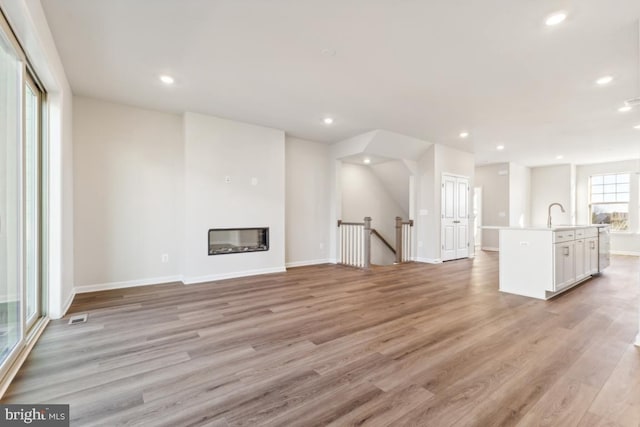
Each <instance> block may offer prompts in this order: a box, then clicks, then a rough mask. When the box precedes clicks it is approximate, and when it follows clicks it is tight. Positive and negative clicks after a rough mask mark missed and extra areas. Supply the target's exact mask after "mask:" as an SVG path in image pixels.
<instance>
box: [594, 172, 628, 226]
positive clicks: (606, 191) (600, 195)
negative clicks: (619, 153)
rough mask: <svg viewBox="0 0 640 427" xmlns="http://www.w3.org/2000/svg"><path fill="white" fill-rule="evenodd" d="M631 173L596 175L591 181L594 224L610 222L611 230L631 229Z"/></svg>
mask: <svg viewBox="0 0 640 427" xmlns="http://www.w3.org/2000/svg"><path fill="white" fill-rule="evenodd" d="M630 183H631V175H630V174H628V173H618V174H608V175H594V176H592V177H591V182H590V189H591V192H590V208H591V223H592V224H609V225H610V226H611V231H628V230H629V200H630V194H631V188H630V186H631V185H630Z"/></svg>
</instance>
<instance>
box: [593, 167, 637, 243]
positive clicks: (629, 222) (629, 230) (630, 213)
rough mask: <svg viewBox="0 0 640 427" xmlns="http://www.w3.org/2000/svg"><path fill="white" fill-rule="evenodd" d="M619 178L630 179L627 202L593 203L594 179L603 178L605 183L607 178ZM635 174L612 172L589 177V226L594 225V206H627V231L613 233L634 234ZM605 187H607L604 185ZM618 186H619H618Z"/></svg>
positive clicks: (614, 231)
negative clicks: (633, 200)
mask: <svg viewBox="0 0 640 427" xmlns="http://www.w3.org/2000/svg"><path fill="white" fill-rule="evenodd" d="M612 175H613V176H618V175H627V177H628V178H629V179H628V183H627V184H628V185H629V191H628V199H627V201H609V202H605V201H602V202H594V201H593V194H592V190H593V178H595V177H603V181H604V177H606V176H612ZM632 180H633V173H631V172H610V173H597V174H593V175H591V176H589V183H588V186H589V187H588V188H589V205H588V207H589V224H593V206H594V205H627V212H628V218H627V228H626V229H625V230H611V232H613V233H623V234H624V233H632V232H633V228H632V223H633V219H632V217H633V215H634V213H633V211H632V199H633V195H632V188H633V183H632ZM603 185H605V184H604V183H603ZM616 185H617V184H616ZM616 190H617V189H616ZM618 193H620V192H618V191H616V192H615V193H614V194H618ZM603 194H611V192H609V193H606V192H605V193H603Z"/></svg>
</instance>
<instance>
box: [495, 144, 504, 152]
mask: <svg viewBox="0 0 640 427" xmlns="http://www.w3.org/2000/svg"><path fill="white" fill-rule="evenodd" d="M496 150H498V151H502V150H504V145H498V146H497V147H496Z"/></svg>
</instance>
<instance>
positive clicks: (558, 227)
mask: <svg viewBox="0 0 640 427" xmlns="http://www.w3.org/2000/svg"><path fill="white" fill-rule="evenodd" d="M591 227H597V228H602V227H608V224H593V225H554V226H551V228H549V227H540V226H537V227H535V226H532V227H500V226H490V225H489V226H484V227H481V228H482V229H484V230H527V231H566V230H576V229H579V228H591Z"/></svg>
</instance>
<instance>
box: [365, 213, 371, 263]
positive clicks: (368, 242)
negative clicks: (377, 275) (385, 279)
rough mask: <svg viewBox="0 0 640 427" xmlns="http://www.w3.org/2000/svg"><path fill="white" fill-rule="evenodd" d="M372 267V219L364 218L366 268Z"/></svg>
mask: <svg viewBox="0 0 640 427" xmlns="http://www.w3.org/2000/svg"><path fill="white" fill-rule="evenodd" d="M369 267H371V217H370V216H365V217H364V268H366V269H369Z"/></svg>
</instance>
